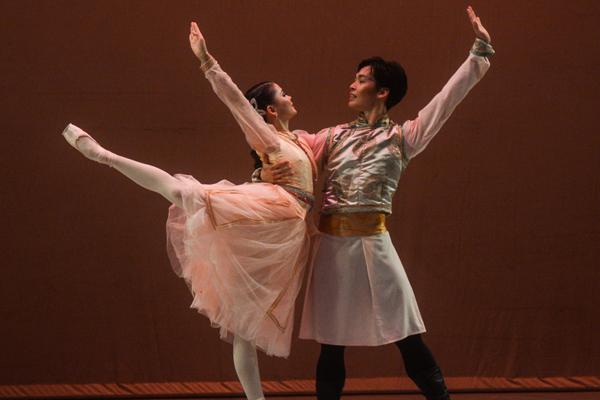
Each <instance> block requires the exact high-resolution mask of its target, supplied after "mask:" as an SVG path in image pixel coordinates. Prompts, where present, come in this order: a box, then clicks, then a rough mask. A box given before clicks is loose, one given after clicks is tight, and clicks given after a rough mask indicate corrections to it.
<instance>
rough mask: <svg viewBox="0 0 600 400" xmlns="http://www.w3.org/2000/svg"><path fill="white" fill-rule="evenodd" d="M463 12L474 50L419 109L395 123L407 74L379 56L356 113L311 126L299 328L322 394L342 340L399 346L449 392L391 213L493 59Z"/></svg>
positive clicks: (337, 370)
mask: <svg viewBox="0 0 600 400" xmlns="http://www.w3.org/2000/svg"><path fill="white" fill-rule="evenodd" d="M467 14H468V16H469V19H470V21H471V23H472V25H473V29H474V31H475V35H476V40H475V44H474V45H473V48H472V49H471V52H470V55H469V57H468V58H467V60H466V61H465V62H464V63H463V64H462V65H461V66H460V68H459V69H458V70H457V71H456V72H455V74H454V75H453V76H452V77H451V78H450V80H449V81H448V83H447V84H446V85H445V86H444V88H443V89H442V91H441V92H440V93H438V94H437V95H436V96H435V97H434V98H433V100H432V101H431V102H430V103H429V104H428V105H427V106H426V107H425V108H423V109H422V110H421V111H420V112H419V114H418V117H417V118H416V119H414V120H410V121H406V122H405V123H403V124H402V125H399V124H396V123H394V122H393V121H392V120H390V119H389V118H388V116H387V112H388V110H389V109H390V108H392V107H393V106H394V105H396V104H397V103H399V102H400V100H401V99H402V98H403V97H404V94H405V93H406V87H407V86H406V76H405V74H404V70H403V69H402V67H401V66H400V65H399V64H397V63H395V62H389V61H385V60H383V59H381V58H379V57H373V58H370V59H367V60H364V61H362V62H361V63H360V64H359V66H358V71H357V73H356V79H355V80H354V82H353V83H352V84H351V85H350V95H349V100H348V106H349V107H350V108H352V109H353V110H356V111H358V112H359V118H358V119H357V120H355V121H353V122H351V123H347V124H342V125H338V126H336V127H332V128H327V129H324V130H322V131H321V132H319V133H317V134H316V135H310V136H311V137H312V143H311V146H312V147H313V151H314V153H315V156H316V157H317V158H320V159H321V164H322V169H323V171H324V173H325V188H324V191H323V193H324V194H323V203H322V205H321V216H320V221H319V230H320V232H321V233H320V235H319V236H318V237H317V239H316V243H315V248H316V253H315V255H314V261H313V266H312V270H311V271H312V272H311V276H310V278H309V283H308V287H307V291H306V297H305V303H304V310H303V315H302V323H301V327H300V337H301V338H304V339H314V340H316V341H317V342H319V343H321V354H320V356H319V361H318V364H317V379H316V386H317V388H316V389H317V397H318V399H319V400H337V399H339V398H340V395H341V392H342V389H343V387H344V381H345V367H344V349H345V346H379V345H383V344H388V343H394V344H395V345H396V346H397V347H398V348H399V349H400V352H401V354H402V358H403V361H404V365H405V368H406V371H407V374H408V376H409V377H410V378H411V379H412V380H413V381H414V382H415V384H416V385H417V386H418V387H419V388H420V389H421V391H422V392H423V394H424V395H425V397H426V398H427V399H430V400H433V399H435V400H445V399H449V398H450V397H449V394H448V391H447V388H446V385H445V383H444V379H443V376H442V372H441V370H440V368H439V367H438V365H437V363H436V361H435V359H434V357H433V355H432V354H431V351H430V350H429V349H428V347H427V346H426V345H425V343H424V342H423V340H422V338H421V333H423V332H425V326H424V324H423V321H422V319H421V315H420V313H419V309H418V306H417V303H416V300H415V297H414V294H413V291H412V288H411V286H410V283H409V281H408V278H407V276H406V273H405V271H404V268H403V267H402V264H401V262H400V259H399V258H398V255H397V253H396V251H395V249H394V247H393V244H392V242H391V240H390V237H389V234H388V233H387V231H386V228H385V215H386V214H390V213H391V211H392V210H391V205H392V196H393V194H394V192H395V190H396V187H397V184H398V180H399V179H400V174H401V173H402V171H403V170H404V168H405V167H406V165H407V164H408V161H409V160H410V159H412V158H413V157H415V156H416V155H417V154H419V153H420V152H421V151H423V149H424V148H425V147H426V146H427V144H428V143H429V142H430V141H431V139H432V138H433V137H434V136H435V134H436V133H437V132H438V131H439V130H440V128H441V127H442V125H443V124H444V122H445V121H446V120H447V119H448V117H449V116H450V114H451V113H452V111H453V110H454V108H455V107H456V106H457V105H458V104H459V103H460V101H461V100H462V99H463V98H464V97H465V96H466V94H467V93H468V92H469V90H470V89H471V88H472V87H473V86H474V85H475V84H476V83H477V82H478V81H479V80H480V79H481V78H482V77H483V75H484V74H485V73H486V71H487V69H488V68H489V61H488V59H487V57H488V56H491V55H492V54H493V53H494V50H493V49H492V47H491V45H490V36H489V34H488V32H487V31H486V30H485V28H484V27H483V26H482V24H481V21H480V20H479V18H478V17H477V16H476V15H475V13H474V11H473V9H472V8H471V7H469V8H468V9H467ZM303 137H306V136H304V135H303ZM287 172H288V169H287V168H286V166H285V165H283V164H281V165H275V166H271V167H269V166H265V168H264V170H263V171H262V172H261V178H262V179H263V180H270V181H274V182H276V183H283V182H285V179H286V174H287Z"/></svg>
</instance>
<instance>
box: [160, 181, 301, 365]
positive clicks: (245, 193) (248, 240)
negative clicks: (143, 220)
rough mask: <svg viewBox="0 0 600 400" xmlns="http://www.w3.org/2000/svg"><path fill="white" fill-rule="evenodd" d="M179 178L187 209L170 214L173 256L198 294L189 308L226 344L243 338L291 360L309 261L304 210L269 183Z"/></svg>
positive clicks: (175, 266) (169, 244)
mask: <svg viewBox="0 0 600 400" xmlns="http://www.w3.org/2000/svg"><path fill="white" fill-rule="evenodd" d="M175 177H176V178H177V179H178V180H179V181H180V182H181V183H183V190H182V199H183V207H182V208H180V207H177V206H175V205H172V206H171V207H170V208H169V216H168V219H167V250H168V254H169V259H170V261H171V265H172V267H173V269H174V271H175V273H176V274H177V275H178V276H180V277H182V278H183V279H184V280H185V282H186V284H187V285H188V287H189V289H190V291H191V293H192V295H193V301H192V304H191V307H192V308H195V309H196V310H197V311H198V312H199V313H201V314H204V315H206V316H207V317H208V318H209V320H210V322H211V324H212V326H214V327H217V328H219V330H220V336H221V338H222V339H224V340H227V341H229V342H231V341H232V339H233V335H238V336H239V337H241V338H243V339H245V340H247V341H250V342H252V343H254V344H255V345H256V347H257V348H259V349H260V350H262V351H264V352H265V353H267V354H268V355H274V356H279V357H287V356H288V355H289V353H290V344H291V338H292V330H293V323H294V302H295V300H296V297H297V296H298V292H299V291H300V287H301V284H302V279H303V276H304V271H305V267H306V263H307V258H308V254H309V246H310V240H309V236H308V233H307V227H306V222H305V218H306V212H307V211H306V209H305V208H304V207H303V206H302V205H301V204H300V203H299V202H298V201H297V200H296V199H295V197H293V196H292V195H291V194H289V193H288V192H286V191H285V190H284V189H282V188H281V187H279V186H276V185H272V184H269V183H246V184H242V185H234V184H232V183H231V182H228V181H220V182H218V183H216V184H211V185H206V184H202V183H200V182H198V181H197V180H196V179H194V178H193V177H192V176H189V175H175Z"/></svg>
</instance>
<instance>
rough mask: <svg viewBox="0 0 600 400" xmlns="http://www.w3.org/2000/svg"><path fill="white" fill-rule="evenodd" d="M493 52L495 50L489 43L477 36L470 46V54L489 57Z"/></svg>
mask: <svg viewBox="0 0 600 400" xmlns="http://www.w3.org/2000/svg"><path fill="white" fill-rule="evenodd" d="M495 52H496V51H494V48H493V47H492V45H491V44H489V43H488V42H486V41H485V40H482V39H479V38H476V39H475V43H473V47H471V54H473V55H476V56H479V57H490V56H493V55H494V53H495Z"/></svg>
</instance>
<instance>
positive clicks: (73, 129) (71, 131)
mask: <svg viewBox="0 0 600 400" xmlns="http://www.w3.org/2000/svg"><path fill="white" fill-rule="evenodd" d="M62 135H63V136H64V137H65V139H66V140H67V142H69V144H70V145H71V146H73V147H75V148H76V149H77V150H79V148H78V147H77V141H78V140H79V139H81V138H83V137H89V138H90V139H92V140H94V138H93V137H91V136H90V135H88V134H87V133H85V132H84V131H83V129H81V128H80V127H78V126H76V125H73V124H69V125H67V127H66V128H65V130H64V131H63V132H62ZM94 142H96V141H95V140H94ZM96 143H98V142H96Z"/></svg>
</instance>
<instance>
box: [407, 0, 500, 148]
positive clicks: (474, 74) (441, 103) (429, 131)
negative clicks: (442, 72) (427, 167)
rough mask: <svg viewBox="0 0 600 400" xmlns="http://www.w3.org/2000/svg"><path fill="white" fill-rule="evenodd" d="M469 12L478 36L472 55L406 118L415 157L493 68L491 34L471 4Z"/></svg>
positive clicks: (409, 139)
mask: <svg viewBox="0 0 600 400" xmlns="http://www.w3.org/2000/svg"><path fill="white" fill-rule="evenodd" d="M467 13H468V15H469V19H470V21H471V24H472V25H473V30H474V31H475V36H476V39H475V43H474V44H473V47H472V48H471V52H470V54H469V56H468V57H467V59H466V61H465V62H464V63H463V64H462V65H461V66H460V67H459V68H458V70H457V71H456V72H455V73H454V75H452V77H451V78H450V80H449V81H448V82H447V83H446V85H444V88H443V89H442V90H441V91H440V92H439V93H438V94H437V95H436V96H435V97H434V98H433V99H432V100H431V101H430V102H429V104H427V105H426V106H425V108H423V109H422V110H421V111H419V114H418V116H417V118H415V119H414V120H409V121H406V122H405V123H404V124H403V125H402V135H403V137H404V145H405V151H406V155H407V156H408V157H409V158H413V157H415V156H416V155H417V154H419V153H420V152H421V151H423V150H424V149H425V147H426V146H427V144H429V142H430V141H431V139H433V137H434V136H435V135H436V133H438V131H439V130H440V128H441V127H442V125H444V123H445V122H446V121H447V120H448V118H449V117H450V115H451V114H452V112H453V111H454V109H455V108H456V106H457V105H458V104H459V103H460V102H461V101H462V100H463V99H464V98H465V96H466V95H467V93H469V91H470V90H471V89H472V88H473V86H475V84H476V83H477V82H479V80H480V79H481V78H482V77H483V76H484V75H485V73H486V72H487V70H488V68H489V67H490V62H489V60H488V59H487V56H491V55H492V54H494V50H493V49H492V47H491V45H490V43H491V39H490V35H489V33H488V32H487V30H486V29H485V28H484V27H483V25H482V24H481V21H480V19H479V17H477V16H476V15H475V12H474V11H473V9H472V8H471V7H470V6H469V8H468V9H467Z"/></svg>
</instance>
